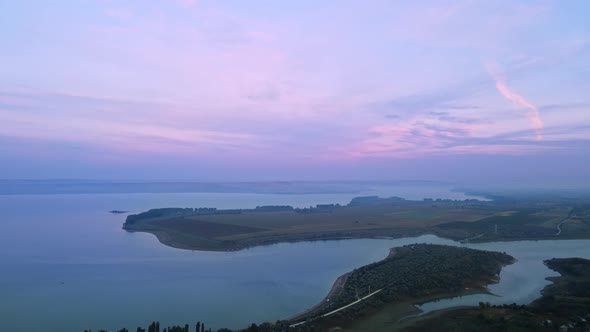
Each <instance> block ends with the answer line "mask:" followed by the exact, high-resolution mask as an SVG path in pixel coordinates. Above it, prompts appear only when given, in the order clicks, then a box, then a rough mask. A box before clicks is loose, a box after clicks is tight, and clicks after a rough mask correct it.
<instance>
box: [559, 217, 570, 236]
mask: <svg viewBox="0 0 590 332" xmlns="http://www.w3.org/2000/svg"><path fill="white" fill-rule="evenodd" d="M568 220H570V219H569V218H567V219H565V220H564V221H562V222H560V223H559V224H557V234H555V236H558V235H559V234H561V225H562V224H563V223H564V222H566V221H568Z"/></svg>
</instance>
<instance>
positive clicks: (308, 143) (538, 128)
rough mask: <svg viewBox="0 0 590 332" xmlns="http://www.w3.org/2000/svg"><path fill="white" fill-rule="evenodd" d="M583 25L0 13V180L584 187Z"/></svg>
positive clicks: (276, 4) (575, 18)
mask: <svg viewBox="0 0 590 332" xmlns="http://www.w3.org/2000/svg"><path fill="white" fill-rule="evenodd" d="M589 12H590V2H588V1H585V0H580V1H575V0H570V1H543V0H538V1H524V0H523V1H512V0H511V1H502V0H499V1H475V0H474V1H469V0H464V1H462V0H459V1H442V0H437V1H393V0H387V1H379V0H375V1H340V0H339V1H329V0H327V1H308V0H299V1H271V0H260V1H221V0H220V1H205V0H150V1H146V0H110V1H109V0H76V1H74V0H56V1H29V0H19V1H9V0H0V178H4V179H47V178H85V179H154V180H155V179H192V180H204V181H206V180H211V181H218V180H321V179H327V180H362V179H371V180H375V179H377V180H378V179H398V180H404V179H426V180H445V181H448V180H452V181H465V182H469V181H498V180H499V179H504V180H507V181H519V180H522V181H525V180H526V181H532V182H543V181H561V180H565V179H568V180H569V181H573V182H575V183H578V184H581V185H584V184H590V167H589V166H588V164H589V163H590V93H589V92H590V20H588V17H587V13H589Z"/></svg>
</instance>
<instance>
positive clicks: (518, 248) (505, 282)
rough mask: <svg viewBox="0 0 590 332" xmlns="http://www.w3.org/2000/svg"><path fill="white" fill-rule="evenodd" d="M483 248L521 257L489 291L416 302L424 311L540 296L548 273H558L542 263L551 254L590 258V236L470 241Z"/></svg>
mask: <svg viewBox="0 0 590 332" xmlns="http://www.w3.org/2000/svg"><path fill="white" fill-rule="evenodd" d="M467 246H468V247H471V248H475V249H482V250H493V251H502V252H506V253H507V254H509V255H511V256H513V257H514V258H516V259H517V260H518V262H517V263H515V264H512V265H509V266H506V267H504V268H503V269H502V272H501V273H500V282H499V283H498V284H493V285H490V286H489V287H488V289H489V290H490V292H491V293H493V294H494V295H490V294H474V295H467V296H460V297H455V298H450V299H443V300H439V301H433V302H429V303H425V304H423V305H419V306H417V307H418V308H419V309H421V310H422V314H426V313H428V312H431V311H435V310H439V309H444V308H449V307H456V306H476V305H478V303H479V302H489V303H491V304H510V303H516V304H528V303H530V302H532V301H533V300H535V299H536V298H538V297H539V296H540V294H541V290H542V289H543V288H545V286H547V285H549V284H550V283H551V282H550V281H548V280H546V279H545V278H547V277H555V276H559V273H557V272H555V271H553V270H550V269H549V268H547V266H545V264H543V261H544V260H547V259H551V258H567V257H581V258H587V259H590V240H555V241H516V242H495V243H481V244H469V245H467Z"/></svg>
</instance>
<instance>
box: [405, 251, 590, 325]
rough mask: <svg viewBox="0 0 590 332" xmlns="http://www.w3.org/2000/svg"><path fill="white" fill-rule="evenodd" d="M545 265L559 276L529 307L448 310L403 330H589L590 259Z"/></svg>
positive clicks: (548, 262) (561, 260)
mask: <svg viewBox="0 0 590 332" xmlns="http://www.w3.org/2000/svg"><path fill="white" fill-rule="evenodd" d="M545 263H546V264H547V266H548V267H549V268H551V269H553V270H555V271H557V272H559V273H560V274H561V276H560V277H553V278H549V279H550V280H552V281H553V282H554V283H553V284H551V285H549V286H547V287H545V289H543V291H542V294H543V296H542V297H541V298H539V299H537V300H536V301H534V302H533V303H531V304H530V305H516V304H512V305H502V306H492V305H489V304H488V303H480V306H479V308H463V309H454V310H447V311H445V312H443V313H441V314H436V313H435V314H434V315H430V317H429V318H427V319H419V320H418V321H417V322H416V323H415V325H413V326H409V327H407V328H406V329H404V331H406V332H418V331H433V330H443V331H483V332H486V331H557V330H559V329H560V328H561V330H566V331H588V329H589V328H590V324H589V322H590V260H586V259H581V258H564V259H551V260H548V261H545Z"/></svg>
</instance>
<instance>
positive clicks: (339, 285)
mask: <svg viewBox="0 0 590 332" xmlns="http://www.w3.org/2000/svg"><path fill="white" fill-rule="evenodd" d="M396 254H397V248H390V249H389V252H388V254H387V256H386V257H385V258H383V259H382V260H381V261H384V260H386V259H389V258H391V257H393V256H395V255H396ZM516 262H518V259H516V258H514V257H513V259H512V261H510V262H508V263H506V264H502V265H501V266H500V270H499V271H498V273H497V275H496V276H495V277H491V278H490V279H487V280H482V281H480V282H479V283H478V284H477V285H475V286H474V287H471V288H465V289H464V290H462V291H459V292H457V293H444V292H443V293H437V294H431V295H429V296H426V297H420V298H416V299H409V300H404V301H402V302H401V303H390V305H395V306H405V307H407V309H408V310H407V311H408V312H412V314H410V315H407V316H403V317H401V318H399V319H398V320H397V322H396V324H398V323H400V322H401V321H405V320H407V319H413V318H419V317H422V316H426V315H430V314H432V313H435V312H439V311H442V310H452V309H455V308H460V307H471V306H457V307H447V308H442V309H438V310H433V311H429V312H424V311H423V310H421V309H420V308H418V307H417V306H418V305H423V304H425V303H428V302H432V301H438V300H444V299H450V298H456V297H461V296H467V295H474V294H490V295H495V294H493V293H492V292H490V290H489V288H488V286H489V285H493V284H497V283H499V282H500V272H501V271H502V269H503V268H504V267H506V266H509V265H512V264H514V263H516ZM352 273H353V271H349V272H346V273H344V274H342V275H341V276H339V277H338V278H336V281H334V284H333V285H332V288H331V289H330V291H329V292H328V294H327V295H326V296H325V297H324V298H323V299H322V300H320V302H318V303H317V304H316V305H314V306H313V307H311V308H309V309H307V310H305V311H303V312H301V313H298V314H296V315H293V316H291V317H289V318H287V319H286V320H287V321H289V322H291V323H296V324H303V323H305V322H307V321H308V320H309V319H313V318H308V319H307V320H305V318H304V317H305V316H306V315H309V314H312V317H313V313H314V311H317V310H320V309H321V308H322V306H323V305H324V304H325V303H326V302H327V301H326V300H327V299H329V298H330V297H331V296H333V295H334V294H335V293H336V292H337V291H339V290H342V289H343V288H344V286H345V285H346V282H347V281H348V277H349V276H350V275H351V274H352ZM302 319H303V321H301V320H302Z"/></svg>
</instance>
